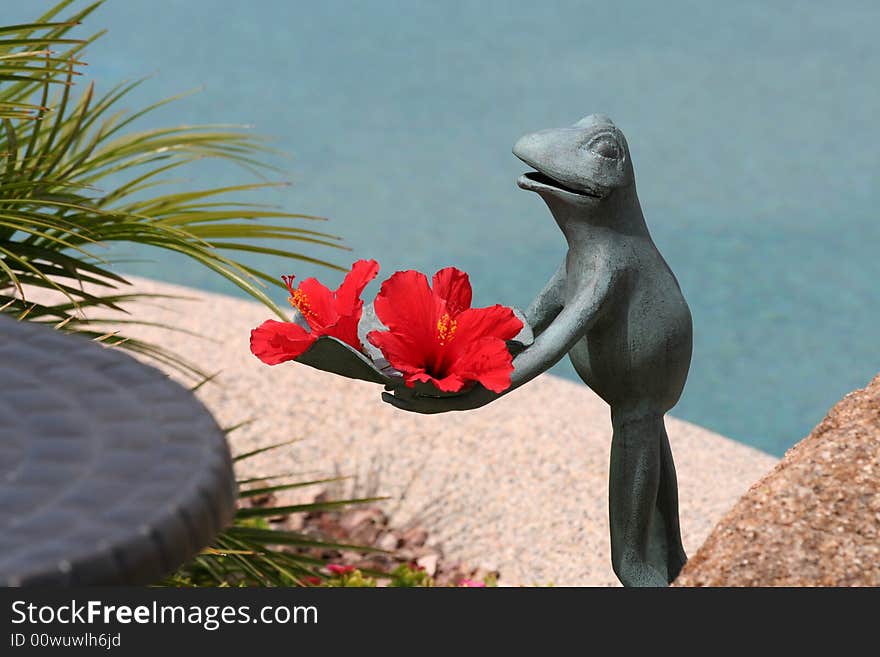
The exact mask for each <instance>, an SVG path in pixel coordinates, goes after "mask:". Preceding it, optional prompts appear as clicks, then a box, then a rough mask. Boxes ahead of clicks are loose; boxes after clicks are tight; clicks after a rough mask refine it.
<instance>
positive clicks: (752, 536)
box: [675, 376, 880, 586]
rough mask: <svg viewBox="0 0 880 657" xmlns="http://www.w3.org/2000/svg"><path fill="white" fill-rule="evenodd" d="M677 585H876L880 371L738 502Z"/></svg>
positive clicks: (879, 568)
mask: <svg viewBox="0 0 880 657" xmlns="http://www.w3.org/2000/svg"><path fill="white" fill-rule="evenodd" d="M675 584H676V585H677V586H880V376H878V377H876V378H875V379H874V380H873V381H871V383H870V384H869V385H868V386H867V387H866V388H864V389H862V390H857V391H856V392H853V393H850V394H849V395H847V396H846V397H844V398H843V399H842V400H841V401H840V402H838V404H837V405H836V406H834V408H832V409H831V411H830V412H829V413H828V416H827V417H826V418H825V419H824V420H823V421H822V422H821V423H820V424H819V425H818V426H817V427H816V428H815V429H814V430H813V432H812V433H811V434H810V435H809V436H808V437H807V438H805V439H804V440H803V441H801V442H800V443H798V444H797V445H795V446H794V447H793V448H791V449H790V450H789V451H788V453H786V455H785V457H784V458H783V459H782V461H781V462H780V463H779V464H778V465H777V467H776V468H775V469H774V470H773V471H772V472H771V473H770V474H768V475H767V476H766V477H764V478H763V479H762V480H761V481H759V482H758V483H756V484H755V485H754V486H752V488H751V490H749V492H748V493H747V494H746V495H745V496H744V497H743V498H742V499H741V500H740V501H739V502H738V503H737V504H736V506H735V507H734V508H733V509H732V510H731V511H730V512H729V513H728V514H727V515H726V516H725V517H724V519H723V520H722V521H721V522H720V523H719V524H718V526H717V527H716V528H715V529H714V530H713V531H712V534H711V535H710V536H709V538H708V540H707V541H706V543H705V544H704V545H703V547H702V548H700V550H699V551H698V552H697V553H696V554H695V555H694V556H693V557H692V559H691V561H690V562H689V563H688V564H687V565H686V566H685V568H684V570H683V571H682V573H681V575H680V576H679V578H678V579H677V580H676V582H675Z"/></svg>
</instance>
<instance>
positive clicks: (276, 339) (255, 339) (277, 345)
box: [251, 319, 316, 365]
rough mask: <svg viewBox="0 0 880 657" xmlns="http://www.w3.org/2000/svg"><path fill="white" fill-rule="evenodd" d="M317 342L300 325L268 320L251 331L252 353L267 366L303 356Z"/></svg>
mask: <svg viewBox="0 0 880 657" xmlns="http://www.w3.org/2000/svg"><path fill="white" fill-rule="evenodd" d="M315 340H316V337H315V336H314V335H312V334H311V333H308V332H307V331H306V330H305V329H303V328H302V327H301V326H299V325H298V324H294V323H293V322H278V321H276V320H274V319H267V320H266V321H265V322H263V323H262V324H260V325H259V326H258V327H257V328H255V329H253V330H252V331H251V353H252V354H253V355H254V356H256V357H257V358H259V359H260V360H261V361H263V362H264V363H266V364H267V365H278V364H279V363H284V362H286V361H288V360H293V359H294V358H296V357H297V356H299V355H300V354H302V353H303V352H304V351H305V350H306V349H308V348H309V347H311V346H312V343H313V342H314V341H315Z"/></svg>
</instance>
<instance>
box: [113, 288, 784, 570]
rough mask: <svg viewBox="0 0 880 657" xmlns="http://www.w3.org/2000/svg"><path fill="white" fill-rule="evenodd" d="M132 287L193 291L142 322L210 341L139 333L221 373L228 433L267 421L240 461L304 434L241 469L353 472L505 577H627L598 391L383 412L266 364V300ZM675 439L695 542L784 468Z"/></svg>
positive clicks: (757, 455) (724, 442)
mask: <svg viewBox="0 0 880 657" xmlns="http://www.w3.org/2000/svg"><path fill="white" fill-rule="evenodd" d="M131 280H132V281H133V282H134V283H135V285H136V288H137V290H139V291H142V292H152V293H160V294H177V295H180V296H185V297H187V299H186V300H174V301H172V300H165V299H163V300H156V301H152V302H140V303H138V304H135V305H132V307H131V310H132V312H133V317H134V318H136V319H145V320H150V321H154V322H164V323H168V324H174V325H175V326H178V327H181V328H185V329H187V330H190V331H194V332H197V333H199V334H201V336H203V337H201V338H200V337H194V336H190V335H186V334H183V333H172V332H169V331H164V330H161V329H156V328H151V327H126V328H125V330H126V331H127V332H128V334H130V335H135V336H137V337H139V338H143V339H148V340H151V341H154V342H161V343H163V344H164V345H166V346H167V347H169V348H172V349H174V350H176V351H177V352H178V353H180V354H182V355H184V356H185V357H186V358H187V359H189V360H190V361H193V362H196V363H199V364H201V365H202V366H203V367H204V368H205V369H207V370H209V371H210V372H219V375H218V376H217V378H216V379H215V380H214V381H213V382H212V383H210V384H207V385H205V386H202V387H201V388H200V389H199V391H198V396H199V397H200V399H201V400H202V401H203V402H204V403H205V405H206V406H207V407H208V408H209V409H210V410H211V411H212V412H213V413H214V414H215V416H216V417H217V418H218V421H219V422H220V425H221V426H232V425H234V424H238V423H240V422H242V421H243V420H246V419H249V418H252V419H253V420H254V421H253V422H252V423H251V424H249V425H247V426H245V427H243V428H241V429H238V430H237V431H235V432H233V433H232V434H231V436H230V442H231V446H232V449H233V452H235V453H241V452H245V451H248V450H251V449H254V448H256V447H259V446H264V445H270V444H273V443H277V442H281V441H285V440H290V439H293V438H301V439H302V440H300V441H299V442H297V443H295V444H293V445H291V446H290V447H287V448H284V449H280V450H275V451H272V452H267V453H265V454H262V455H260V456H259V457H258V458H256V459H253V460H249V461H246V462H243V464H238V466H239V467H240V468H241V469H242V473H244V474H247V475H248V476H265V475H269V474H274V473H282V472H302V473H309V474H311V475H316V474H327V473H331V474H332V473H333V472H335V471H338V472H340V473H342V474H346V475H352V476H353V477H354V478H355V479H354V480H352V481H351V482H349V484H348V492H350V491H351V490H352V489H354V490H355V491H356V492H361V493H363V492H369V493H372V492H376V493H378V494H381V495H387V496H390V499H389V500H388V501H387V502H385V503H384V504H385V508H386V509H387V510H388V511H389V512H390V513H391V515H392V520H393V522H394V523H395V524H398V525H403V524H406V523H408V522H410V521H413V522H419V523H422V524H424V525H425V526H426V527H427V528H428V529H429V530H430V532H431V536H432V539H431V540H432V541H434V542H438V543H440V544H441V545H442V547H443V549H444V551H445V552H446V553H447V554H448V555H449V556H450V557H451V558H454V559H464V560H466V561H468V562H469V563H471V564H473V565H475V566H476V565H482V566H487V567H489V568H497V569H499V570H500V571H501V583H502V584H548V583H554V584H556V585H602V586H605V585H615V584H616V583H617V578H616V577H615V576H614V573H613V572H612V570H611V562H610V548H609V539H608V482H607V477H608V463H609V450H610V442H611V422H610V418H609V411H608V407H607V405H606V404H605V403H604V402H603V401H602V400H601V399H599V398H598V397H597V396H596V395H595V394H593V393H592V392H591V391H590V390H589V389H588V388H587V387H586V386H584V385H582V384H578V383H574V382H571V381H566V380H563V379H560V378H557V377H553V376H549V375H542V376H540V377H538V378H537V379H536V380H534V381H532V382H531V383H529V384H528V385H526V386H524V387H523V388H521V389H520V390H517V391H515V392H513V393H511V394H510V395H508V396H505V397H504V398H502V399H501V400H499V401H498V402H496V403H493V404H490V405H488V406H486V407H484V408H481V409H479V410H476V411H470V412H467V413H452V414H444V415H434V416H424V415H415V414H409V413H405V412H403V411H399V410H397V409H395V408H393V407H391V406H389V405H387V404H385V403H383V402H382V401H381V400H380V392H381V387H380V386H377V385H375V384H371V383H366V382H361V381H352V380H347V379H342V378H339V377H336V376H334V375H332V374H327V373H325V372H320V371H318V370H315V369H312V368H309V367H307V366H304V365H301V364H297V363H285V364H282V365H277V366H274V367H269V366H267V365H264V364H262V363H261V362H259V361H258V360H257V359H256V358H255V357H254V356H253V355H251V353H250V350H249V346H248V340H249V335H250V329H251V328H253V327H255V326H257V325H258V324H259V323H260V322H262V321H263V320H265V319H268V318H270V316H271V315H270V313H269V311H268V310H267V309H266V308H264V307H263V306H260V305H259V304H256V303H254V302H250V301H245V300H242V299H237V298H233V297H228V296H223V295H216V294H209V293H205V292H201V291H198V290H193V289H189V288H182V287H177V286H172V285H168V284H165V283H157V282H155V281H150V280H145V279H136V278H132V279H131ZM335 282H336V280H335V279H334V278H333V274H332V273H329V275H328V280H327V283H328V284H335ZM276 298H277V299H278V300H279V301H283V295H282V294H281V293H277V294H276ZM102 315H106V313H102ZM685 394H687V393H685ZM668 432H669V438H670V442H671V444H672V449H673V452H674V454H675V462H676V466H677V470H678V477H679V487H680V493H681V495H680V496H681V521H682V533H683V539H684V545H685V548H686V549H688V550H689V551H693V550H695V549H696V548H697V547H698V546H699V545H700V544H701V543H702V541H703V540H704V539H705V537H706V536H707V535H708V534H709V531H710V530H711V528H712V527H713V526H714V525H715V523H716V522H717V521H718V520H719V519H720V518H721V516H722V515H723V514H724V512H725V511H727V510H728V509H729V508H730V507H731V506H732V505H733V504H734V502H735V501H736V500H737V499H738V498H739V496H740V495H742V494H743V493H744V492H745V491H746V490H747V489H748V487H749V485H751V484H752V483H753V482H754V481H756V480H757V479H758V478H759V477H761V475H763V474H764V473H766V472H767V471H768V470H770V469H771V468H772V467H773V465H774V464H775V463H776V461H777V459H775V458H774V457H772V456H769V455H767V454H764V453H762V452H759V451H757V450H754V449H752V448H750V447H747V446H745V445H742V444H740V443H736V442H734V441H732V440H728V439H727V438H724V437H722V436H719V435H717V434H715V433H712V432H711V431H708V430H706V429H703V428H701V427H698V426H695V425H693V424H690V423H687V422H683V421H681V420H677V419H675V418H669V419H668ZM314 492H315V491H314V490H312V491H299V492H298V494H299V495H300V496H302V497H307V496H309V495H313V494H314Z"/></svg>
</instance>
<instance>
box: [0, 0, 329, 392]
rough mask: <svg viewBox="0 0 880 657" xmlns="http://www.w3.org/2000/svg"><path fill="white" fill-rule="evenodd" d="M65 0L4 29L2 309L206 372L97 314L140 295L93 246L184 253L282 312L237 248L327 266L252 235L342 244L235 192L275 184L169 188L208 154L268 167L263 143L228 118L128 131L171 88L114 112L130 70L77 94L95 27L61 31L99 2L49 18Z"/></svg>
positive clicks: (272, 281)
mask: <svg viewBox="0 0 880 657" xmlns="http://www.w3.org/2000/svg"><path fill="white" fill-rule="evenodd" d="M72 2H73V0H63V1H61V2H59V3H58V4H57V5H56V6H55V7H54V8H52V9H51V10H50V11H48V12H47V13H45V14H44V15H43V16H41V17H40V18H38V19H37V20H36V21H35V22H33V23H30V24H25V25H13V26H8V27H0V124H2V125H0V310H2V311H3V312H5V313H12V314H15V315H16V316H18V317H19V318H27V319H28V320H32V321H37V322H44V323H49V324H52V325H54V326H56V327H58V328H61V329H63V330H66V331H75V332H79V333H83V334H86V335H89V336H91V337H92V338H94V339H99V340H105V341H106V342H107V343H108V344H117V345H119V346H121V347H123V348H126V349H129V350H133V351H135V352H139V353H141V354H144V355H146V356H147V357H150V358H153V359H155V360H158V361H160V362H162V363H164V364H166V365H167V366H170V367H172V368H176V369H178V370H181V371H183V372H184V373H187V374H190V375H197V376H202V377H204V376H205V375H204V373H203V372H202V371H201V370H200V369H199V368H198V367H197V366H196V365H193V364H191V363H188V362H187V361H185V360H184V359H183V358H181V357H180V356H177V355H175V354H173V353H171V352H169V351H168V350H166V349H164V348H162V347H160V346H158V345H152V344H146V343H143V342H141V341H138V340H135V339H128V338H126V337H125V336H124V335H123V334H121V333H114V334H112V335H108V334H107V333H106V331H105V330H104V329H102V324H106V323H107V322H110V321H112V322H113V323H114V324H121V323H123V324H124V322H121V321H120V320H119V319H118V318H112V320H111V319H108V318H105V317H102V316H101V314H100V313H101V312H102V311H106V310H124V306H125V305H126V303H127V302H130V301H133V300H135V299H137V298H139V297H143V296H146V295H142V294H137V293H132V292H128V291H126V290H125V289H124V287H125V286H126V285H128V284H129V283H128V281H127V280H126V279H125V278H124V277H123V276H121V275H120V274H119V273H117V272H114V271H112V269H111V265H112V264H113V262H112V259H108V258H102V257H99V256H98V255H97V254H96V253H95V247H97V246H99V245H105V244H108V243H113V242H128V243H134V244H138V245H144V246H149V247H155V248H158V249H165V250H168V251H172V252H176V253H178V254H182V255H184V256H186V257H188V258H191V259H193V260H195V261H196V262H198V263H200V264H201V265H203V266H204V267H207V268H209V269H211V270H213V271H214V272H216V273H217V274H219V275H220V276H223V277H224V278H226V279H228V280H229V281H231V282H232V283H234V284H235V285H237V286H238V287H239V288H240V289H242V290H244V291H245V292H246V293H247V294H249V295H250V296H252V297H253V298H255V299H257V300H259V301H261V302H262V303H264V304H265V305H266V306H268V307H269V308H270V309H271V310H273V311H274V312H275V313H276V314H277V315H279V316H280V317H282V318H284V314H283V312H282V310H281V309H280V308H279V307H277V306H276V304H275V303H274V302H273V301H272V299H271V298H270V297H269V295H267V294H266V292H265V288H266V284H269V285H278V286H280V285H281V283H280V282H279V281H278V280H277V279H276V278H275V277H274V276H270V275H268V274H266V273H265V272H263V271H260V270H258V269H256V268H254V267H251V266H248V265H246V264H244V263H242V262H240V261H237V260H236V259H235V258H234V257H233V256H234V255H235V254H236V253H240V254H265V255H272V256H280V257H284V258H296V259H300V260H307V261H310V262H313V263H319V264H323V265H327V266H330V267H334V268H336V267H335V265H333V264H331V263H329V262H327V261H325V260H323V259H319V258H315V257H311V256H308V255H306V254H304V253H301V252H299V251H291V250H288V249H285V248H281V247H279V246H277V245H276V246H261V245H257V244H254V240H261V241H262V240H269V241H270V243H271V242H274V241H275V240H284V241H285V243H289V242H290V241H294V242H297V243H300V244H309V245H317V246H319V247H337V248H338V247H339V243H338V239H337V238H336V237H334V236H332V235H329V234H327V233H324V232H320V231H316V230H313V229H310V228H307V227H306V225H305V223H306V222H310V221H314V220H316V219H318V218H317V217H312V216H307V215H302V214H293V213H288V212H284V211H282V210H279V209H277V208H274V207H271V206H266V205H261V204H257V203H252V202H240V201H239V200H238V199H239V194H240V193H242V192H253V191H259V190H261V189H263V188H265V187H267V186H271V185H273V184H275V183H267V182H262V181H261V182H253V183H245V184H241V185H235V186H230V187H215V188H206V189H198V190H194V191H178V192H171V191H168V187H167V185H168V184H169V183H172V182H174V181H172V180H171V179H170V178H169V175H170V174H172V173H174V174H176V173H178V172H179V171H180V170H181V169H183V168H185V167H190V166H191V165H193V164H194V163H196V162H197V161H199V160H203V159H206V158H210V159H216V160H225V161H228V162H231V163H234V164H237V165H240V166H241V167H243V168H244V169H245V170H247V171H249V172H251V173H254V172H256V173H258V174H259V173H260V172H261V171H263V170H266V169H268V167H267V166H266V165H265V164H264V163H263V162H262V161H261V159H260V158H261V157H262V156H265V155H266V154H267V153H268V152H269V149H268V148H267V147H266V145H265V143H264V141H263V140H261V139H260V138H259V137H257V136H254V135H252V134H250V133H249V132H247V131H246V130H245V129H243V128H239V127H234V126H223V125H201V126H178V127H169V128H159V129H149V130H137V129H136V126H135V124H136V122H137V121H138V120H139V119H141V118H142V117H143V116H144V115H145V114H147V113H149V112H151V111H153V110H155V109H156V108H158V107H160V106H162V105H165V104H166V103H168V102H172V101H174V100H177V97H175V98H170V99H166V100H162V101H160V102H158V103H156V104H154V105H151V106H149V107H146V108H143V109H140V110H138V111H135V112H132V113H126V112H125V111H120V110H118V109H117V107H118V106H119V103H120V101H121V100H122V99H124V98H125V97H126V95H127V94H128V93H129V92H130V91H131V90H132V89H134V88H135V87H136V86H137V85H138V84H140V81H136V82H131V83H123V84H120V85H118V86H116V87H114V88H113V89H111V90H109V91H108V92H106V93H104V94H103V95H98V94H97V93H96V92H95V89H94V85H93V84H88V85H87V86H85V88H84V89H83V90H82V91H81V92H79V93H78V94H74V86H75V85H74V81H75V80H77V79H79V78H80V74H81V70H80V68H81V66H82V64H83V62H82V61H81V60H80V59H79V57H80V56H81V53H82V51H83V48H84V47H86V46H87V45H88V44H90V43H92V42H93V41H94V40H95V39H97V38H98V37H100V36H101V34H102V32H98V33H96V34H94V35H92V36H91V37H88V38H84V39H77V38H71V36H70V33H71V30H72V29H73V28H74V27H75V26H76V25H78V24H79V23H80V22H82V21H83V20H84V19H85V18H86V17H87V16H88V15H89V14H91V13H92V12H93V11H94V10H95V9H96V8H97V7H98V6H100V5H101V4H102V2H103V0H99V1H98V2H95V3H94V4H91V5H89V6H87V7H85V8H84V9H82V10H80V11H78V12H75V13H73V15H72V16H70V17H68V18H65V19H59V18H58V17H59V15H60V14H61V13H62V12H63V11H64V10H65V9H67V8H68V6H69V5H70V4H71V3H72ZM294 222H295V223H294ZM261 243H264V242H261ZM31 288H43V289H47V290H53V291H54V292H56V293H57V295H59V296H57V298H58V299H59V301H58V302H56V303H35V302H32V301H30V300H29V299H28V290H29V289H31ZM86 310H88V311H89V313H88V316H87V315H86V314H84V311H86ZM127 321H128V322H129V323H146V322H143V321H139V320H127Z"/></svg>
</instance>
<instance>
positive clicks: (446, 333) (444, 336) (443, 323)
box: [437, 313, 458, 347]
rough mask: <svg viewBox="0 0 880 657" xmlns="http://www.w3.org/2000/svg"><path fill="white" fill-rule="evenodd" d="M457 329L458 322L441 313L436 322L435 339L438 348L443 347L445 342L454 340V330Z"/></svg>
mask: <svg viewBox="0 0 880 657" xmlns="http://www.w3.org/2000/svg"><path fill="white" fill-rule="evenodd" d="M457 328H458V322H456V321H455V320H454V319H452V318H451V317H450V316H449V313H443V316H442V317H441V318H440V319H438V320H437V339H438V340H439V341H440V346H441V347H442V346H445V345H446V343H447V342H452V341H453V340H454V339H455V329H457Z"/></svg>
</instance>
